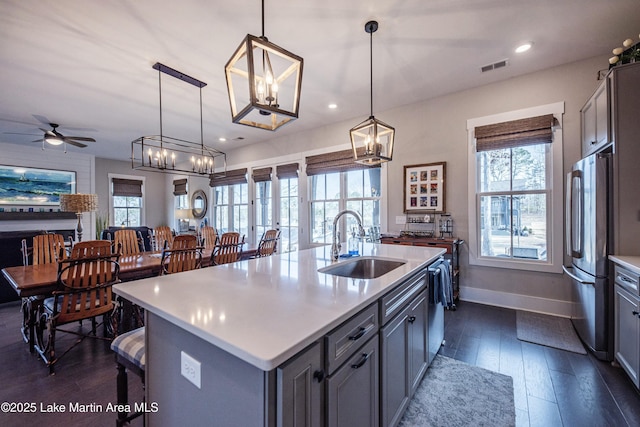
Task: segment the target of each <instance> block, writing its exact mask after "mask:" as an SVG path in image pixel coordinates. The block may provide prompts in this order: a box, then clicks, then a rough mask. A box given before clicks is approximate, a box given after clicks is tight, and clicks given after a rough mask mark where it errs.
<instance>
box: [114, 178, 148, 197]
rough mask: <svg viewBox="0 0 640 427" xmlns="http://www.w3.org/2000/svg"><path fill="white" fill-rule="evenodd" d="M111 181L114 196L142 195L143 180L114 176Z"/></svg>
mask: <svg viewBox="0 0 640 427" xmlns="http://www.w3.org/2000/svg"><path fill="white" fill-rule="evenodd" d="M111 182H112V183H113V195H114V196H128V197H142V181H138V180H137V179H121V178H113V179H112V180H111Z"/></svg>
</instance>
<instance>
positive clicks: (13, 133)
mask: <svg viewBox="0 0 640 427" xmlns="http://www.w3.org/2000/svg"><path fill="white" fill-rule="evenodd" d="M2 133H3V134H5V135H32V136H37V135H38V134H37V133H21V132H2Z"/></svg>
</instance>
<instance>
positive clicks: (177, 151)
mask: <svg viewBox="0 0 640 427" xmlns="http://www.w3.org/2000/svg"><path fill="white" fill-rule="evenodd" d="M153 68H154V69H155V70H158V85H159V93H160V135H148V136H141V137H139V138H137V139H135V140H133V141H131V167H132V168H133V169H142V170H147V171H152V172H165V173H182V174H187V175H216V176H218V175H220V176H224V174H225V173H226V169H227V156H226V154H225V153H223V152H222V151H219V150H216V149H215V148H213V147H209V146H207V145H206V144H205V143H204V133H203V126H202V88H203V87H204V86H206V85H207V84H206V83H204V82H202V81H200V80H197V79H195V78H193V77H190V76H188V75H186V74H184V73H181V72H180V71H177V70H174V69H173V68H171V67H168V66H166V65H164V64H161V63H159V62H157V63H155V64H154V65H153ZM163 73H164V74H167V75H170V76H172V77H175V78H177V79H179V80H182V81H184V82H186V83H189V84H192V85H194V86H196V87H198V88H199V89H200V142H193V141H187V140H183V139H178V138H173V137H170V136H167V135H164V134H163V133H162V74H163ZM220 168H222V171H221V172H220ZM216 169H218V171H216Z"/></svg>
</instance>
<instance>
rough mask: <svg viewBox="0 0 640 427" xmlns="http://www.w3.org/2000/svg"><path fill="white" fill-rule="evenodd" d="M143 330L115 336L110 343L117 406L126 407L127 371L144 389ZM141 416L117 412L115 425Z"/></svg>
mask: <svg viewBox="0 0 640 427" xmlns="http://www.w3.org/2000/svg"><path fill="white" fill-rule="evenodd" d="M144 340H145V328H144V326H143V327H142V328H138V329H134V330H133V331H130V332H127V333H124V334H122V335H119V336H117V337H116V338H115V339H114V340H113V342H112V343H111V350H113V351H114V352H115V353H116V363H117V364H118V377H117V380H116V381H117V399H118V404H119V405H128V404H129V402H128V400H129V392H128V382H127V370H129V371H132V372H134V373H135V374H137V375H138V376H140V378H141V379H142V385H143V387H144V373H145V363H146V360H145V359H146V358H145V344H144ZM139 415H142V412H134V413H132V414H130V415H129V414H127V413H125V412H118V419H117V420H116V425H118V426H121V425H123V424H125V423H127V422H129V421H131V420H132V419H134V418H136V417H138V416H139Z"/></svg>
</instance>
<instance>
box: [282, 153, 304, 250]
mask: <svg viewBox="0 0 640 427" xmlns="http://www.w3.org/2000/svg"><path fill="white" fill-rule="evenodd" d="M276 175H277V177H278V188H279V201H280V206H279V218H280V225H279V228H280V242H278V245H279V246H278V252H280V253H284V252H292V251H296V250H298V247H299V246H298V230H299V226H300V224H299V223H298V209H299V208H300V206H299V203H298V200H299V198H298V197H299V188H298V163H291V164H288V165H279V166H277V167H276Z"/></svg>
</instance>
